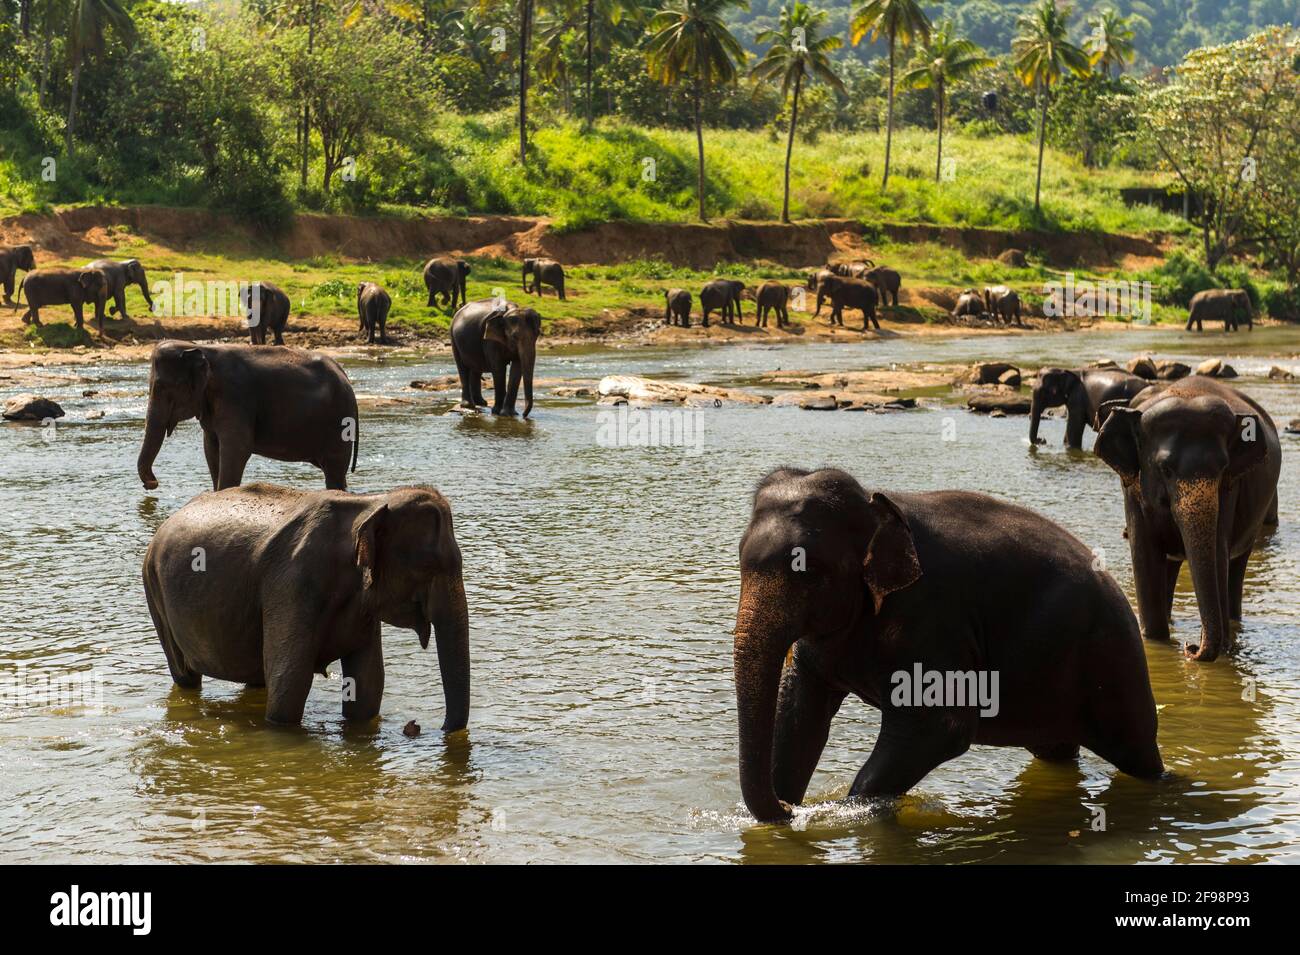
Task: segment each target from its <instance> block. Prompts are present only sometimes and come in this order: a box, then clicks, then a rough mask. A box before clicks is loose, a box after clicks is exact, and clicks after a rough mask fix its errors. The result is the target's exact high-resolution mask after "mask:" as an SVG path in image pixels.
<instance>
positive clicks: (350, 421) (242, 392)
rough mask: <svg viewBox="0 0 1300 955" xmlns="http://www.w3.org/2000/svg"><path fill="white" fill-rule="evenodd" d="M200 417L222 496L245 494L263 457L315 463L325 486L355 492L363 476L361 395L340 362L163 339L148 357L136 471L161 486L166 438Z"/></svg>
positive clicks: (291, 351) (289, 351) (286, 351)
mask: <svg viewBox="0 0 1300 955" xmlns="http://www.w3.org/2000/svg"><path fill="white" fill-rule="evenodd" d="M187 418H198V419H199V424H200V425H202V426H203V456H204V457H205V458H206V459H207V463H208V473H209V475H210V476H211V478H212V487H213V489H214V490H221V489H222V488H228V487H237V486H238V485H239V484H240V482H242V481H243V479H244V467H245V466H246V465H247V464H248V459H249V458H250V457H251V456H252V455H254V454H260V455H262V456H264V457H268V458H274V459H275V460H277V461H306V462H307V463H309V464H314V465H315V466H316V467H318V468H320V469H321V470H322V471H323V472H325V486H326V487H328V488H335V489H337V490H344V489H346V488H347V473H348V460H349V459H351V461H352V470H353V471H355V470H356V469H357V448H358V443H357V438H358V432H357V428H358V421H357V397H356V395H355V394H354V393H353V391H352V385H351V383H350V382H349V381H348V376H347V375H346V374H345V373H344V371H343V369H342V368H341V367H339V363H338V362H336V361H335V360H334V359H333V358H330V357H328V356H327V355H320V354H317V353H316V352H309V351H300V350H299V349H297V348H254V347H252V346H250V345H193V344H191V343H189V342H178V341H165V342H159V343H158V345H157V346H156V347H155V348H154V350H153V355H152V357H151V358H150V359H149V411H148V415H147V417H146V418H145V431H144V443H143V444H142V445H141V446H140V458H139V460H138V461H137V462H136V470H137V472H138V473H139V475H140V481H141V483H143V484H144V486H145V488H146V490H150V491H152V490H153V489H154V488H156V487H157V486H158V479H157V478H156V477H155V476H154V473H153V462H154V459H155V458H157V457H158V451H159V449H160V448H161V447H162V443H163V438H164V436H167V437H170V436H171V433H172V432H173V431H174V430H176V425H177V424H179V423H180V422H182V421H185V420H186V419H187Z"/></svg>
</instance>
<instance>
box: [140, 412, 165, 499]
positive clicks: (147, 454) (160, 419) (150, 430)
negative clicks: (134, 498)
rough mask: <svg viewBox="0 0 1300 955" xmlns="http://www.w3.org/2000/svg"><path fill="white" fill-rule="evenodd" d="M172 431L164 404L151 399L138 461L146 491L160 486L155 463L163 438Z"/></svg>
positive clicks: (141, 479)
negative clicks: (155, 473)
mask: <svg viewBox="0 0 1300 955" xmlns="http://www.w3.org/2000/svg"><path fill="white" fill-rule="evenodd" d="M169 430H170V419H169V418H168V415H167V412H166V410H165V409H164V408H163V403H162V402H161V401H159V400H158V399H156V398H150V399H149V414H148V417H147V418H146V419H145V424H144V444H142V445H141V446H140V457H139V458H138V459H137V460H136V464H135V469H136V473H137V474H139V475H140V481H141V483H142V484H144V486H145V490H147V491H152V490H153V489H154V488H156V487H157V486H158V478H156V477H155V476H154V473H153V462H154V459H155V458H157V457H158V450H159V449H160V448H161V447H162V443H163V438H164V437H165V436H166V434H167V432H168V431H169Z"/></svg>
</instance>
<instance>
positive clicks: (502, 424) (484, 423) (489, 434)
mask: <svg viewBox="0 0 1300 955" xmlns="http://www.w3.org/2000/svg"><path fill="white" fill-rule="evenodd" d="M457 417H459V418H460V420H459V421H457V422H456V426H455V431H456V433H457V434H462V435H470V436H473V437H479V436H482V437H486V438H536V437H537V435H538V432H537V428H536V426H535V419H533V418H506V417H501V416H499V415H492V414H487V413H486V412H480V411H470V412H464V413H462V414H458V415H457Z"/></svg>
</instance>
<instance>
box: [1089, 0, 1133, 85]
mask: <svg viewBox="0 0 1300 955" xmlns="http://www.w3.org/2000/svg"><path fill="white" fill-rule="evenodd" d="M1129 23H1130V21H1129V18H1128V17H1122V16H1120V15H1119V14H1118V13H1116V12H1115V11H1114V10H1112V9H1110V8H1107V9H1105V10H1103V11H1102V12H1101V15H1100V16H1096V17H1093V18H1092V19H1091V20H1089V21H1088V25H1089V26H1090V27H1092V33H1091V34H1090V35H1089V36H1088V39H1087V40H1085V41H1084V43H1083V47H1084V49H1085V50H1087V51H1088V54H1089V59H1090V60H1091V61H1092V65H1093V66H1100V67H1101V71H1102V73H1104V74H1105V75H1106V76H1107V77H1109V76H1110V68H1111V67H1112V66H1114V67H1115V71H1116V72H1117V73H1123V72H1124V65H1125V64H1126V63H1132V62H1133V58H1134V56H1136V53H1135V52H1134V50H1133V31H1132V29H1130V27H1129Z"/></svg>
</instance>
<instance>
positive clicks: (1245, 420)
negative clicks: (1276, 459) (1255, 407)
mask: <svg viewBox="0 0 1300 955" xmlns="http://www.w3.org/2000/svg"><path fill="white" fill-rule="evenodd" d="M1267 451H1268V442H1267V441H1266V440H1265V438H1264V421H1263V419H1261V418H1260V416H1259V415H1257V414H1239V415H1237V422H1236V426H1235V428H1234V430H1233V434H1232V438H1231V439H1229V441H1228V474H1229V475H1230V476H1231V477H1232V479H1233V480H1234V481H1235V480H1236V479H1237V478H1239V477H1241V476H1242V475H1244V474H1246V473H1247V472H1249V471H1251V470H1253V469H1254V468H1255V467H1256V466H1257V465H1258V464H1259V463H1260V462H1261V461H1263V460H1264V455H1265V454H1266V453H1267Z"/></svg>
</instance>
